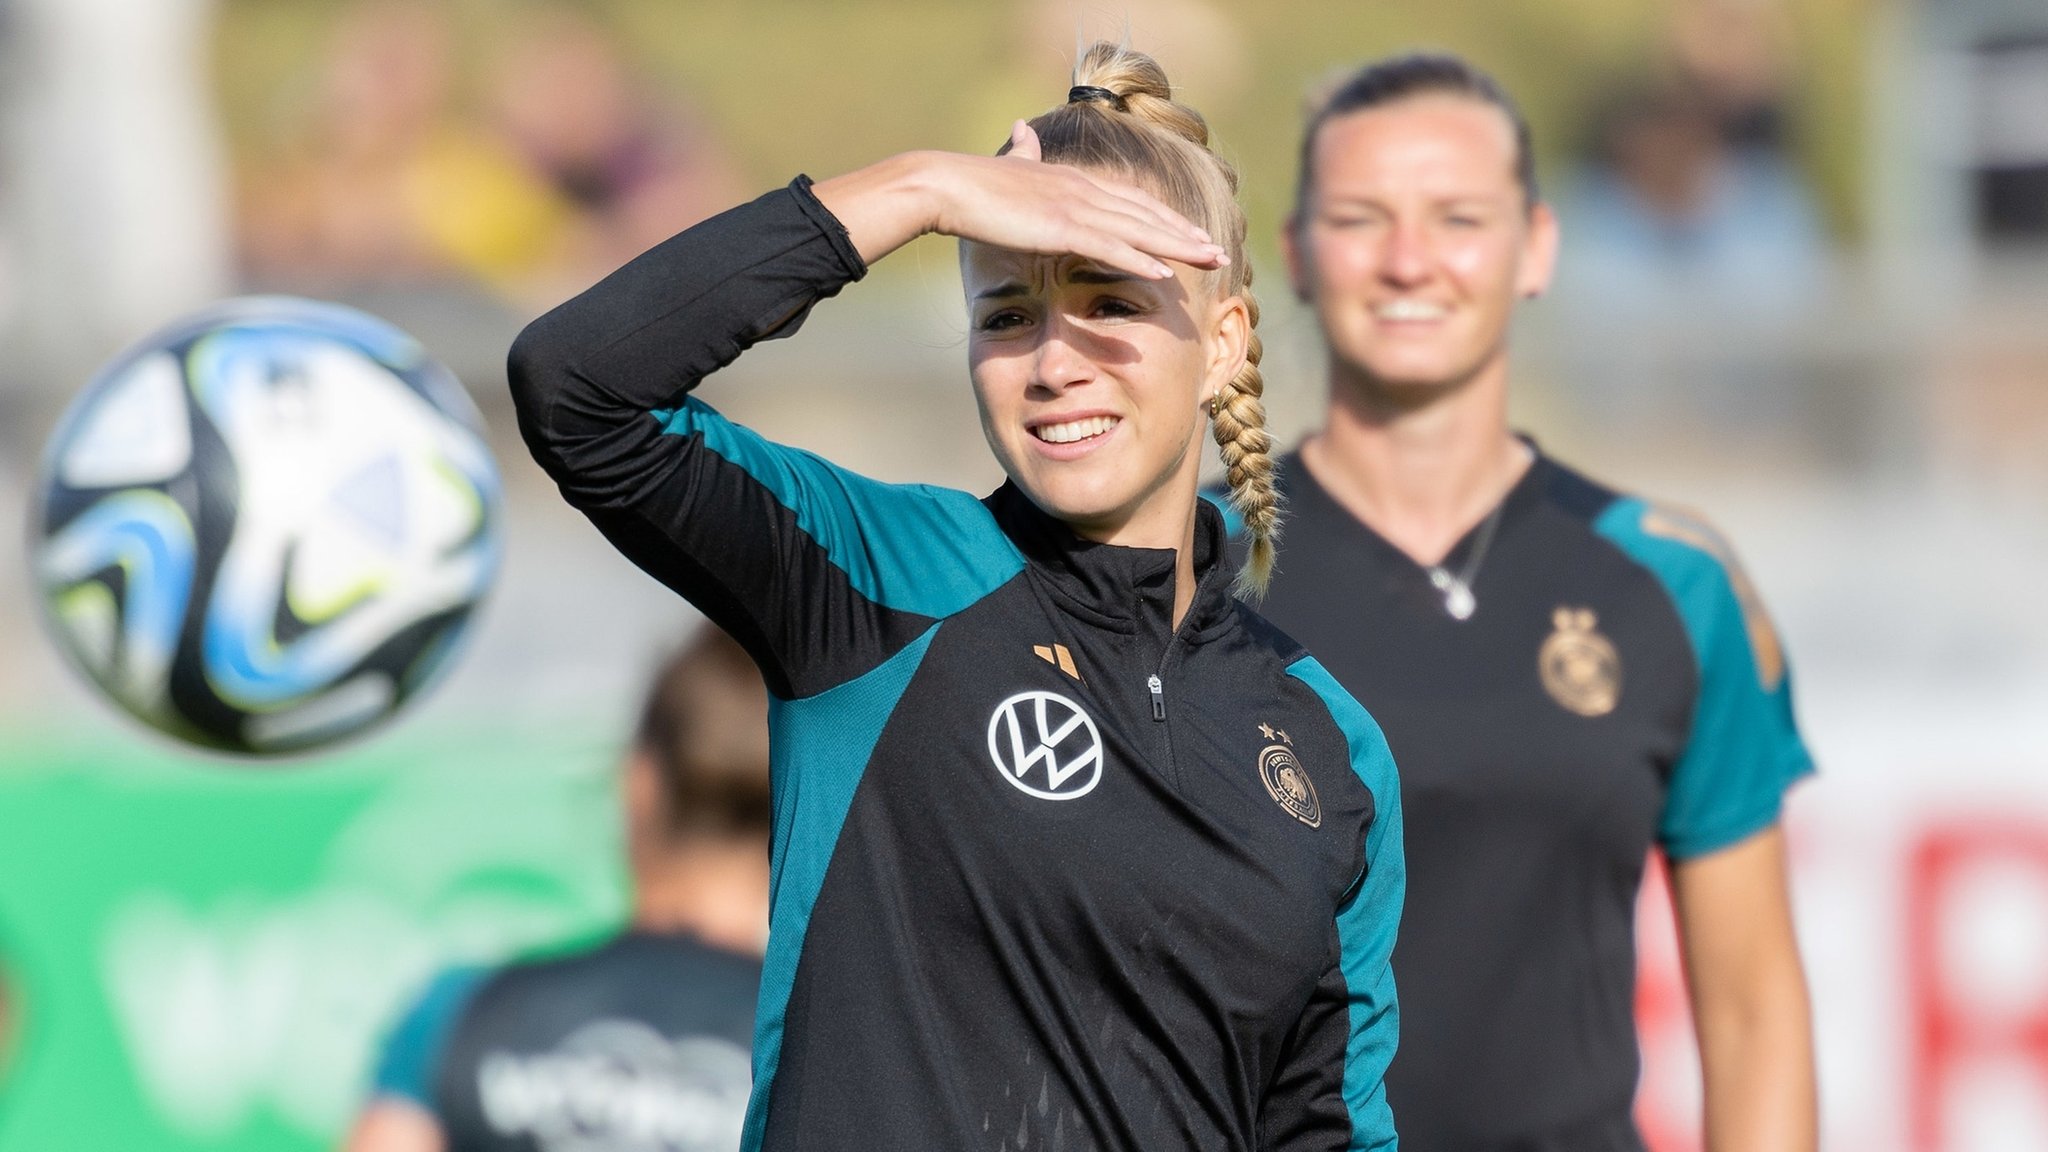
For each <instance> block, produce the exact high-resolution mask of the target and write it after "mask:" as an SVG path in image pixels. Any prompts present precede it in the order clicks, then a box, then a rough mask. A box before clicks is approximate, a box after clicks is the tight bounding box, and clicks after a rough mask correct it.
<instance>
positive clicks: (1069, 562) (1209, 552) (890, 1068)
mask: <svg viewBox="0 0 2048 1152" xmlns="http://www.w3.org/2000/svg"><path fill="white" fill-rule="evenodd" d="M865 270H866V268H865V265H864V264H863V263H862V261H861V259H860V256H859V254H858V253H857V252H855V251H854V249H853V246H852V244H851V242H850V241H849V240H848V238H847V236H846V233H845V230H844V228H842V227H841V226H840V224H839V222H838V221H837V220H836V219H834V218H833V217H832V215H831V214H830V213H829V212H828V211H827V210H826V209H825V208H824V206H823V205H821V204H820V203H819V202H818V201H817V200H816V198H815V197H813V196H812V195H811V192H810V185H809V182H808V181H807V180H805V179H803V178H799V179H798V180H797V181H795V182H794V183H793V184H792V185H791V186H790V187H789V188H787V189H783V190H780V191H776V192H773V193H770V194H768V195H766V196H763V197H762V198H760V199H759V200H756V201H754V202H753V203H751V204H747V205H743V206H741V207H739V208H735V209H733V210H732V211H729V212H727V213H725V214H723V215H721V216H718V217H716V218H714V219H711V220H708V221H705V222H704V223H702V224H699V225H697V226H696V227H694V228H691V229H690V230H688V231H686V232H684V233H682V234H681V235H679V236H676V237H674V238H672V239H670V240H668V241H667V242H665V243H663V244H661V245H659V246H658V247H656V248H654V249H653V250H651V251H649V252H647V253H646V254H644V255H642V256H640V257H639V258H638V259H636V260H634V261H633V262H632V263H630V264H628V265H626V266H625V267H624V268H622V269H620V270H619V271H618V272H616V273H614V274H613V275H612V276H610V277H609V278H607V279H606V280H605V281H604V282H602V283H600V284H599V285H597V286H596V287H595V288H592V289H591V290H589V291H588V292H585V293H584V294H582V295H581V296H578V297H577V298H575V299H574V300H571V301H570V302H569V303H567V304H565V305H563V306H562V307H560V308H558V309H556V310H555V311H553V312H551V313H549V314H548V315H546V316H544V317H542V318H541V319H540V320H538V321H536V322H535V323H534V324H533V325H531V326H530V327H529V328H527V330H526V331H525V332H524V333H522V334H521V336H520V337H519V339H518V341H517V342H516V343H515V344H514V345H513V349H512V358H511V377H512V386H513V394H514V397H515V399H516V400H517V403H518V408H519V420H520V428H521V430H522V432H523V433H524V434H525V437H526V441H527V443H528V445H529V446H531V448H532V450H533V453H534V456H535V457H536V458H537V459H538V460H539V461H540V463H541V465H542V466H543V467H544V468H546V469H547V471H548V472H549V474H550V475H552V476H553V477H554V478H555V480H556V482H557V483H558V484H560V486H561V489H562V492H563V494H564V495H565V496H566V497H567V498H568V500H569V501H570V503H572V504H574V505H575V506H576V507H578V508H579V509H581V510H583V512H584V513H585V514H587V515H588V516H589V517H590V518H591V520H592V521H593V522H594V523H595V524H596V525H597V526H598V528H599V529H601V530H602V531H603V532H604V533H605V535H606V536H607V537H609V538H610V539H611V541H612V542H613V543H614V544H615V545H617V546H618V548H619V549H620V551H622V552H624V553H625V554H626V555H627V556H629V557H631V558H632V559H633V560H634V561H635V562H636V563H637V564H639V565H640V566H641V567H642V568H644V569H645V570H646V571H647V572H648V573H649V574H651V575H653V576H654V577H655V578H656V579H659V580H661V581H662V582H663V583H665V584H667V585H668V586H669V587H671V588H673V589H675V590H676V591H677V592H678V593H680V594H681V595H682V596H684V597H685V598H687V599H688V600H690V601H691V602H692V603H693V604H695V605H697V607H699V608H700V609H702V610H703V612H704V613H705V614H706V615H707V616H709V617H710V618H711V619H712V620H713V621H714V622H716V623H717V624H718V625H719V626H720V627H722V628H724V629H725V630H726V631H728V632H730V633H731V634H732V635H733V636H735V637H737V638H738V639H739V640H740V642H741V643H742V644H744V645H745V646H746V648H747V649H748V651H749V652H751V653H752V654H753V656H754V659H755V660H756V661H757V662H758V663H759V664H760V666H761V670H762V672H763V674H764V675H765V677H766V679H767V682H768V685H769V688H770V690H771V694H772V701H771V706H770V724H771V728H772V733H773V745H772V747H773V754H774V796H775V835H774V860H773V863H774V880H773V889H772V891H773V909H772V922H773V935H772V938H771V940H770V943H769V950H768V957H767V962H766V967H765V969H764V971H763V974H762V988H761V998H760V1004H759V1009H758V1012H757V1021H758V1022H757V1026H756V1032H755V1041H754V1092H753V1099H752V1103H751V1105H750V1107H749V1110H748V1116H747V1129H746V1143H745V1147H746V1148H748V1149H761V1148H766V1149H776V1150H797V1149H800V1150H802V1152H821V1150H830V1149H859V1150H863V1152H873V1150H890V1152H896V1150H926V1149H929V1150H944V1152H953V1150H959V1149H986V1150H988V1152H997V1150H1002V1152H1021V1150H1023V1149H1054V1148H1059V1149H1077V1150H1078V1149H1089V1148H1095V1149H1131V1150H1142V1152H1171V1150H1174V1149H1188V1150H1194V1149H1201V1150H1203V1152H1211V1150H1216V1149H1255V1148H1256V1149H1288V1150H1294V1149H1344V1148H1352V1149H1366V1148H1370V1149H1388V1148H1393V1147H1394V1133H1393V1123H1392V1117H1391V1115H1390V1114H1389V1112H1388V1109H1387V1106H1386V1102H1385V1096H1384V1092H1383V1089H1382V1086H1381V1077H1382V1074H1383V1073H1384V1071H1385V1069H1386V1067H1387V1064H1388V1061H1389V1060H1390V1058H1391V1057H1392V1055H1393V1050H1394V1039H1395V1033H1396V1029H1397V1014H1396V1009H1395V1003H1394V987H1393V980H1392V977H1391V975H1390V971H1389V966H1388V958H1389V955H1390V953H1391V951H1392V948H1393V943H1394V930H1395V925H1396V921H1397V920H1398V918H1399V916H1400V910H1401V897H1402V891H1403V886H1404V879H1403V865H1402V858H1401V825H1400V815H1399V805H1400V791H1399V788H1398V786H1397V785H1396V782H1395V776H1394V766H1393V762H1392V760H1391V758H1390V757H1389V755H1388V753H1387V750H1386V743H1385V741H1384V739H1383V738H1382V737H1381V735H1380V731H1379V728H1378V726H1377V725H1376V724H1375V723H1374V722H1373V720H1372V718H1371V717H1370V716H1369V715H1367V714H1366V712H1365V710H1364V709H1362V708H1360V707H1359V706H1358V704H1357V703H1355V702H1354V701H1353V700H1352V699H1351V697H1350V696H1348V695H1346V694H1345V692H1344V690H1343V689H1342V688H1340V687H1338V686H1337V684H1336V682H1335V681H1334V680H1333V679H1332V678H1331V677H1330V675H1329V673H1327V672H1325V671H1324V670H1323V668H1322V666H1321V665H1319V664H1317V663H1316V662H1315V660H1314V659H1312V658H1310V657H1309V656H1308V655H1307V654H1306V653H1305V652H1304V651H1303V650H1302V649H1301V647H1300V646H1299V645H1297V644H1295V643H1294V642H1293V641H1291V640H1289V639H1287V638H1286V637H1285V636H1283V635H1281V634H1280V633H1279V632H1277V631H1276V630H1274V629H1273V628H1272V627H1271V626H1270V625H1268V624H1266V623H1265V622H1264V621H1263V620H1261V619H1260V618H1259V617H1258V616H1257V615H1256V614H1254V613H1253V612H1252V611H1250V610H1249V609H1247V608H1245V607H1243V606H1241V605H1239V604H1238V603H1236V602H1235V601H1234V600H1233V599H1232V598H1231V597H1230V596H1229V594H1228V584H1229V573H1228V572H1227V571H1226V570H1225V562H1224V550H1225V542H1224V539H1223V532H1222V524H1221V518H1220V517H1219V516H1218V515H1217V514H1216V513H1215V512H1214V510H1213V509H1210V508H1209V507H1208V506H1207V505H1206V504H1204V505H1202V508H1201V515H1200V520H1199V524H1198V530H1197V545H1196V556H1195V567H1196V570H1197V572H1198V574H1199V580H1200V583H1199V586H1198V589H1197V591H1196V594H1195V600H1194V605H1193V607H1192V608H1191V609H1190V610H1189V612H1188V614H1187V616H1186V618H1185V619H1184V620H1183V622H1182V624H1181V626H1180V628H1179V629H1178V631H1177V632H1176V631H1175V630H1173V629H1172V628H1171V625H1170V620H1171V612H1172V604H1173V599H1174V596H1173V581H1174V554H1173V553H1172V552H1171V551H1165V550H1150V549H1135V548H1120V547H1112V546H1108V545H1102V544H1094V543H1089V542H1086V541H1083V540H1081V539H1079V538H1077V537H1076V536H1075V535H1074V534H1073V533H1072V532H1070V531H1069V530H1068V529H1067V528H1066V527H1065V526H1064V525H1063V524H1061V523H1059V522H1058V521H1056V520H1054V519H1052V518H1050V517H1048V516H1047V515H1045V514H1044V513H1043V512H1041V511H1040V510H1039V509H1038V508H1037V507H1036V506H1034V505H1033V504H1032V503H1031V502H1030V501H1029V500H1028V499H1026V498H1025V497H1024V496H1023V494H1022V493H1020V492H1019V491H1017V490H1016V489H1015V488H1013V487H1010V486H1007V485H1006V486H1004V487H1003V488H1002V489H1000V490H998V491H997V492H995V493H994V494H993V495H991V496H989V497H988V498H987V499H985V500H977V499H975V498H974V497H972V496H970V495H968V494H966V493H962V492H956V491H952V490H948V489H943V488H934V487H929V486H923V485H888V484H881V483H878V482H875V481H873V480H869V479H866V478H863V477H860V476H857V475H854V474H852V473H849V472H847V471H845V470H843V469H841V468H838V467H835V466H834V465H832V464H830V463H828V462H826V461H824V460H822V459H819V458H818V457H816V456H814V455H811V454H809V453H806V452H800V451H796V450H794V449H790V448H786V447H782V446H780V445H776V444H772V443H770V442H768V441H766V440H764V439H762V438H761V437H759V436H757V435H755V434H754V433H752V432H750V431H748V430H746V429H744V428H741V427H738V426H737V425H734V424H732V423H730V422H728V421H726V420H725V419H723V418H722V417H720V416H719V415H718V413H716V412H714V411H713V410H712V409H710V408H709V407H707V406H706V405H705V404H704V403H703V402H702V401H700V400H698V399H696V398H695V397H693V396H691V395H690V391H691V389H692V388H693V387H695V385H696V384H697V383H698V382H699V381H700V380H702V379H703V378H704V377H705V376H707V375H709V374H710V373H711V372H713V371H715V370H717V369H718V368H720V367H722V366H724V365H725V364H728V363H730V362H731V361H732V360H733V359H734V358H736V357H737V356H739V355H740V353H741V352H743V351H744V350H745V349H746V348H747V347H749V346H750V345H751V344H753V343H754V342H755V341H757V340H761V339H764V338H767V337H770V336H776V335H786V334H788V333H789V332H791V331H793V330H794V329H795V327H796V325H797V323H798V322H799V321H800V320H801V319H802V317H803V316H804V314H805V313H806V312H807V311H808V310H809V309H810V307H811V306H812V305H813V304H814V303H815V302H816V301H818V300H819V299H821V298H823V297H826V296H830V295H833V294H834V293H836V292H837V291H838V290H839V289H840V288H841V287H842V286H843V285H845V284H846V283H848V282H849V281H852V280H855V279H858V278H859V277H860V276H861V275H862V274H863V273H864V272H865Z"/></svg>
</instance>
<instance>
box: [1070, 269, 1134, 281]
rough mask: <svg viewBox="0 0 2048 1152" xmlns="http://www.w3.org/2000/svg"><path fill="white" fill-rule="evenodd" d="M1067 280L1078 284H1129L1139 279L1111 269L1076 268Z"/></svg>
mask: <svg viewBox="0 0 2048 1152" xmlns="http://www.w3.org/2000/svg"><path fill="white" fill-rule="evenodd" d="M1067 279H1068V280H1070V281H1072V282H1073V283H1076V284H1129V283H1131V282H1132V281H1134V280H1136V279H1138V278H1137V277H1136V276H1133V275H1131V274H1130V273H1128V272H1118V271H1115V270H1113V269H1109V268H1076V269H1074V270H1073V271H1072V272H1069V273H1068V274H1067Z"/></svg>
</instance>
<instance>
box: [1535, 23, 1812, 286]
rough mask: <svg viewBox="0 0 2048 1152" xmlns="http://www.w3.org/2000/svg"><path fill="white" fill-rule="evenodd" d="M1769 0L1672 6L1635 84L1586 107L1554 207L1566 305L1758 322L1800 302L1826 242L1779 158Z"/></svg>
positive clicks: (1805, 191)
mask: <svg viewBox="0 0 2048 1152" xmlns="http://www.w3.org/2000/svg"><path fill="white" fill-rule="evenodd" d="M1777 15H1778V13H1777V11H1776V9H1775V7H1773V0H1683V2H1681V3H1679V4H1677V5H1675V6H1674V8H1673V9H1672V16H1671V20H1670V23H1669V25H1668V27H1667V29H1666V36H1665V41H1664V44H1663V47H1662V49H1661V53H1660V58H1659V60H1658V62H1657V64H1656V65H1655V66H1654V67H1653V68H1652V70H1651V72H1650V74H1649V75H1648V76H1646V77H1642V78H1638V79H1636V80H1633V81H1630V82H1628V83H1625V84H1623V85H1621V86H1619V87H1617V88H1616V89H1615V90H1614V91H1613V92H1612V93H1611V94H1610V96H1609V97H1608V99H1607V100H1606V101H1605V102H1604V103H1603V104H1601V105H1600V106H1598V107H1597V109H1596V112H1595V114H1594V116H1593V119H1592V133H1591V135H1592V141H1591V146H1590V147H1589V148H1588V149H1587V152H1588V157H1587V160H1586V162H1585V163H1584V164H1583V165H1582V166H1581V167H1580V168H1579V170H1578V171H1576V172H1575V173H1573V174H1572V176H1571V178H1569V179H1567V180H1566V181H1565V184H1564V187H1563V189H1562V191H1561V194H1560V196H1559V198H1558V200H1559V211H1560V213H1561V215H1562V217H1563V220H1564V225H1565V227H1564V244H1565V250H1566V259H1567V260H1568V261H1570V262H1571V264H1572V266H1573V274H1572V275H1571V276H1570V277H1568V278H1566V280H1565V283H1566V284H1568V285H1570V286H1572V296H1573V297H1575V298H1582V299H1585V300H1587V301H1588V302H1590V303H1594V304H1597V305H1599V306H1600V307H1602V308H1603V309H1612V308H1620V309H1622V310H1625V311H1630V312H1635V311H1651V312H1659V311H1669V310H1672V309H1677V308H1683V309H1690V308H1701V307H1704V308H1709V309H1714V310H1717V311H1722V312H1735V313H1740V314H1745V315H1748V316H1750V317H1753V318H1755V319H1759V320H1766V319H1769V318H1771V317H1773V316H1778V315H1781V314H1783V313H1785V312H1786V311H1787V310H1793V309H1797V308H1799V307H1801V306H1803V305H1807V304H1810V303H1812V302H1813V301H1814V299H1815V297H1816V295H1817V293H1818V291H1819V288H1820V284H1821V279H1822V277H1823V276H1824V275H1825V272H1826V264H1827V259H1828V247H1829V246H1828V241H1827V236H1826V233H1825V230H1824V228H1823V225H1822V222H1821V219H1820V215H1819V212H1818V210H1817V208H1816V206H1815V204H1814V200H1813V196H1812V193H1811V191H1810V189H1809V188H1808V186H1807V184H1806V181H1805V179H1804V178H1803V177H1802V176H1801V174H1800V173H1799V172H1798V170H1797V169H1796V167H1795V166H1794V165H1793V163H1792V160H1791V158H1790V157H1789V156H1788V155H1787V146H1788V137H1789V126H1788V120H1789V117H1788V113H1787V109H1786V103H1785V95H1784V75H1785V68H1784V63H1783V59H1784V58H1783V54H1782V52H1781V51H1780V48H1779V41H1780V38H1779V36H1778V35H1777V32H1776V30H1777V25H1776V23H1775V18H1776V17H1777Z"/></svg>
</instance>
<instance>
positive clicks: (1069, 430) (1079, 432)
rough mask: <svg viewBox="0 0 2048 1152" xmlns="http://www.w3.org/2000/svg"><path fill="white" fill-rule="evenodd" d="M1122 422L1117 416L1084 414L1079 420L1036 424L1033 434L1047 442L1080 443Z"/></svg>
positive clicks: (1103, 434) (1107, 431) (1106, 433)
mask: <svg viewBox="0 0 2048 1152" xmlns="http://www.w3.org/2000/svg"><path fill="white" fill-rule="evenodd" d="M1121 422H1122V421H1121V420H1119V419H1118V418H1117V417H1115V416H1083V417H1081V418H1080V419H1078V420H1064V421H1061V422H1059V423H1057V424H1039V425H1036V426H1034V427H1032V429H1031V434H1032V435H1033V436H1036V437H1038V438H1039V439H1040V440H1042V441H1044V442H1045V443H1047V444H1078V443H1080V442H1081V441H1083V440H1093V439H1094V438H1096V437H1098V436H1105V435H1108V434H1109V432H1111V431H1112V430H1113V429H1115V428H1116V426H1117V425H1118V424H1119V423H1121Z"/></svg>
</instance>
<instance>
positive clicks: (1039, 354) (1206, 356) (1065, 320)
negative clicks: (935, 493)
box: [960, 243, 1251, 547]
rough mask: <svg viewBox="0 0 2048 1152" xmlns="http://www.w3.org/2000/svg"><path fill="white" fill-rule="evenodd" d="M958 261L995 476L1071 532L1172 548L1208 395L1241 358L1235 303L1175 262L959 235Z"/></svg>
mask: <svg viewBox="0 0 2048 1152" xmlns="http://www.w3.org/2000/svg"><path fill="white" fill-rule="evenodd" d="M960 269H961V279H962V281H963V282H964V284H965V286H966V289H967V306H968V324H969V333H970V335H969V337H968V367H969V371H970V373H971V375H972V376H973V380H974V395H975V400H976V402H977V403H978V404H979V406H980V409H981V424H982V431H983V433H984V434H985V435H986V436H987V437H988V443H989V448H990V449H991V450H993V451H994V452H995V455H996V460H997V461H998V462H999V463H1001V464H1002V466H1003V471H1004V472H1005V473H1007V474H1008V475H1009V477H1010V479H1011V480H1012V481H1014V482H1015V483H1016V484H1017V486H1018V487H1019V488H1021V489H1023V491H1024V493H1025V495H1027V496H1029V497H1030V498H1031V500H1032V502H1033V503H1035V504H1037V505H1038V506H1039V507H1040V508H1042V509H1044V510H1045V511H1046V512H1047V513H1048V514H1050V515H1052V516H1055V517H1057V518H1059V519H1061V520H1064V521H1066V522H1067V523H1068V524H1069V525H1071V526H1072V527H1073V528H1074V530H1075V531H1076V532H1078V533H1080V534H1081V535H1083V536H1086V537H1088V538H1090V539H1094V540H1102V541H1106V542H1110V543H1118V544H1132V545H1138V546H1143V547H1179V546H1180V545H1181V543H1182V541H1183V539H1184V537H1185V535H1186V533H1187V531H1188V530H1189V526H1190V525H1191V524H1192V523H1193V515H1194V500H1195V487H1196V477H1197V470H1198V468H1199V467H1200V462H1201V439H1202V436H1203V435H1204V433H1205V432H1206V431H1207V421H1206V413H1207V404H1208V401H1209V397H1210V396H1211V395H1212V394H1213V393H1215V392H1216V391H1217V390H1218V389H1219V388H1221V387H1222V386H1223V385H1224V384H1225V383H1226V382H1228V381H1229V380H1230V378H1231V377H1232V376H1233V375H1235V374H1236V372H1237V370H1238V368H1239V367H1241V366H1242V365H1243V363H1244V354H1245V344H1246V339H1247V337H1248V336H1249V334H1250V327H1251V326H1250V322H1249V319H1248V317H1247V315H1246V312H1245V307H1244V303H1243V301H1242V300H1239V299H1237V298H1236V297H1230V298H1226V299H1223V300H1218V299H1216V298H1215V289H1214V288H1213V287H1212V282H1211V278H1210V277H1209V276H1206V275H1205V274H1203V273H1201V272H1198V271H1195V270H1194V269H1191V268H1187V267H1177V268H1176V269H1175V275H1174V277H1173V278H1172V279H1170V280H1156V281H1155V280H1139V279H1135V278H1132V277H1128V276H1125V275H1124V274H1122V273H1117V272H1111V271H1109V270H1106V269H1104V268H1103V267H1102V266H1100V265H1098V264H1095V263H1093V262H1091V261H1088V260H1084V259H1082V258H1080V257H1076V256H1039V255H1033V254H1030V253H1023V252H1012V251H1008V250H1005V249H1000V248H991V247H988V246H986V245H982V244H973V243H963V244H962V245H961V253H960Z"/></svg>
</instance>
